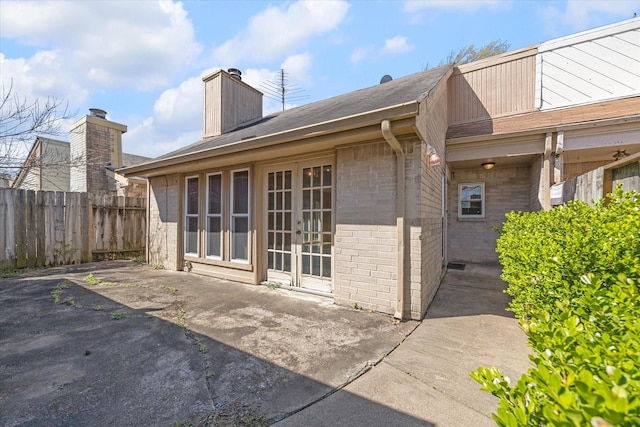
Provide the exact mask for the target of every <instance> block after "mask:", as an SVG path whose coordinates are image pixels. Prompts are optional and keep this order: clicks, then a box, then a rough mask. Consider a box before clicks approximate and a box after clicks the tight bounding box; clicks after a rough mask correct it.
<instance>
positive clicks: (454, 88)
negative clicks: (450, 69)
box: [448, 49, 536, 124]
mask: <svg viewBox="0 0 640 427" xmlns="http://www.w3.org/2000/svg"><path fill="white" fill-rule="evenodd" d="M535 54H536V50H535V49H530V50H528V51H525V52H519V53H518V54H516V55H510V56H506V57H499V58H489V59H487V60H485V61H478V62H476V63H472V64H467V65H463V66H461V67H460V68H459V69H458V70H457V71H456V72H455V73H454V74H453V75H452V76H451V78H450V79H449V83H448V84H449V102H448V113H449V124H458V123H465V122H470V121H476V120H482V119H488V118H491V117H496V116H503V115H508V114H517V113H523V112H526V111H531V110H533V108H534V102H535V77H536V62H535V58H536V57H535ZM484 64H486V65H484Z"/></svg>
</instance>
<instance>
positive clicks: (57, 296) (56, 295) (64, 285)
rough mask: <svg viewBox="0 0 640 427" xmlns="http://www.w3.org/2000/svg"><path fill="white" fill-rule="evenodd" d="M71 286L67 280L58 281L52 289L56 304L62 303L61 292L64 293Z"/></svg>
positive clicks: (52, 296)
mask: <svg viewBox="0 0 640 427" xmlns="http://www.w3.org/2000/svg"><path fill="white" fill-rule="evenodd" d="M68 287H69V285H68V284H67V283H66V282H60V283H58V284H57V285H56V286H55V287H54V288H53V289H52V290H51V298H52V299H53V302H55V303H56V304H60V294H61V293H62V291H63V290H64V289H67V288H68Z"/></svg>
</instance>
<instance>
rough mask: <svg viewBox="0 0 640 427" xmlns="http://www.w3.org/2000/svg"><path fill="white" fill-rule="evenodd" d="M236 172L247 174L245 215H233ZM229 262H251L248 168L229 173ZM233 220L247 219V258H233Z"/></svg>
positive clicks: (249, 178)
mask: <svg viewBox="0 0 640 427" xmlns="http://www.w3.org/2000/svg"><path fill="white" fill-rule="evenodd" d="M238 172H246V173H247V212H246V213H235V212H234V211H235V194H236V193H235V191H236V188H235V179H234V178H235V174H236V173H238ZM229 181H230V183H229V189H230V192H229V196H230V197H229V215H228V217H229V226H228V228H227V229H228V231H229V244H228V246H229V261H231V262H233V263H238V264H249V263H250V262H251V171H250V169H249V168H241V169H232V170H230V171H229ZM235 218H246V219H247V232H246V233H247V246H246V247H247V258H246V259H244V258H234V254H235V246H234V245H235V238H234V235H235V233H236V231H235V230H234V228H235V221H234V219H235Z"/></svg>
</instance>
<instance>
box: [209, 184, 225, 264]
mask: <svg viewBox="0 0 640 427" xmlns="http://www.w3.org/2000/svg"><path fill="white" fill-rule="evenodd" d="M206 227H207V231H206V242H207V243H206V245H207V251H206V257H207V258H213V259H221V258H222V174H221V173H216V174H211V175H208V176H207V223H206Z"/></svg>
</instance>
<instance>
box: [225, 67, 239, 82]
mask: <svg viewBox="0 0 640 427" xmlns="http://www.w3.org/2000/svg"><path fill="white" fill-rule="evenodd" d="M227 72H228V73H229V75H230V76H231V77H233V78H234V79H238V80H242V71H240V70H238V69H237V68H229V70H227Z"/></svg>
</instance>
